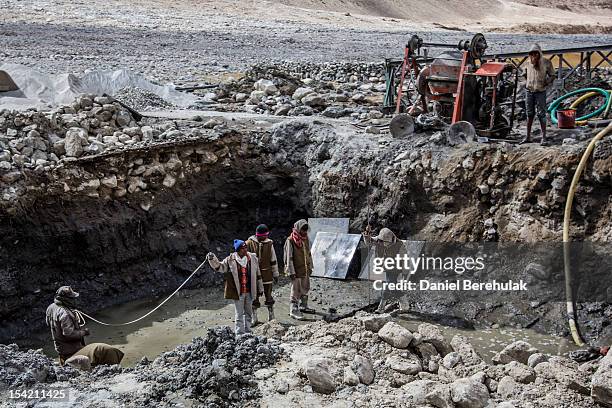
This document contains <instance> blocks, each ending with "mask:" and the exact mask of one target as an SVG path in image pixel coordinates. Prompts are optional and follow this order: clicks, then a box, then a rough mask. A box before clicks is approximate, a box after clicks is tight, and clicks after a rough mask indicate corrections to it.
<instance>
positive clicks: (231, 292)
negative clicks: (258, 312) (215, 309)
mask: <svg viewBox="0 0 612 408" xmlns="http://www.w3.org/2000/svg"><path fill="white" fill-rule="evenodd" d="M234 250H235V252H233V253H231V254H230V255H229V256H228V257H226V258H225V259H224V260H223V261H221V262H219V260H218V259H217V256H216V255H215V254H213V253H212V252H209V253H208V255H207V256H206V258H207V259H208V263H209V264H210V266H211V267H212V268H213V269H214V270H215V271H217V272H220V273H223V274H224V276H225V291H224V295H225V299H231V300H233V301H234V306H235V308H236V315H235V320H234V323H235V331H236V335H241V334H246V333H251V319H252V315H253V299H256V298H257V296H261V295H262V294H263V284H262V281H261V274H260V272H259V260H258V259H257V255H256V254H254V253H251V252H249V251H248V248H247V245H246V243H245V242H244V241H242V240H240V239H235V240H234Z"/></svg>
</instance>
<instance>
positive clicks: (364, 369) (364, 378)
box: [351, 355, 374, 385]
mask: <svg viewBox="0 0 612 408" xmlns="http://www.w3.org/2000/svg"><path fill="white" fill-rule="evenodd" d="M351 368H352V369H353V371H354V372H355V374H357V377H358V378H359V381H360V382H361V383H362V384H365V385H370V384H372V382H373V381H374V369H373V368H372V362H371V361H370V360H369V359H368V358H366V357H363V356H360V355H356V356H355V358H354V359H353V364H352V366H351Z"/></svg>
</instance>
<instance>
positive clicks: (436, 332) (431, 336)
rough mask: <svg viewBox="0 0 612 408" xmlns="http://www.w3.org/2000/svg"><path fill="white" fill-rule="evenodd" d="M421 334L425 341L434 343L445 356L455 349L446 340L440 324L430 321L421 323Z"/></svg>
mask: <svg viewBox="0 0 612 408" xmlns="http://www.w3.org/2000/svg"><path fill="white" fill-rule="evenodd" d="M419 334H420V335H421V336H422V339H423V342H425V343H431V344H433V346H434V347H435V348H436V350H438V353H440V355H442V356H445V355H447V354H448V353H450V352H451V351H453V348H452V347H451V345H450V344H449V343H448V342H447V341H446V339H445V338H444V336H443V335H442V331H441V330H440V328H439V327H438V326H436V325H433V324H430V323H423V324H420V325H419Z"/></svg>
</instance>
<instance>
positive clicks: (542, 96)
mask: <svg viewBox="0 0 612 408" xmlns="http://www.w3.org/2000/svg"><path fill="white" fill-rule="evenodd" d="M525 104H526V107H527V117H528V118H533V117H534V116H536V108H537V117H538V120H539V121H540V123H546V91H540V92H531V91H527V92H526V95H525Z"/></svg>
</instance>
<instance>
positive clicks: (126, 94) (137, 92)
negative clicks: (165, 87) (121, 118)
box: [113, 87, 175, 112]
mask: <svg viewBox="0 0 612 408" xmlns="http://www.w3.org/2000/svg"><path fill="white" fill-rule="evenodd" d="M113 97H114V98H115V99H117V100H118V101H121V102H123V103H124V104H126V105H127V106H129V107H130V108H132V109H135V110H136V111H139V112H140V111H150V110H163V109H173V108H175V106H174V105H173V104H171V103H170V102H168V101H166V100H165V99H163V98H162V97H160V96H159V95H157V94H155V93H153V92H151V91H147V90H146V89H142V88H138V87H125V88H122V89H120V90H119V91H117V92H116V93H115V94H114V95H113Z"/></svg>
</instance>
